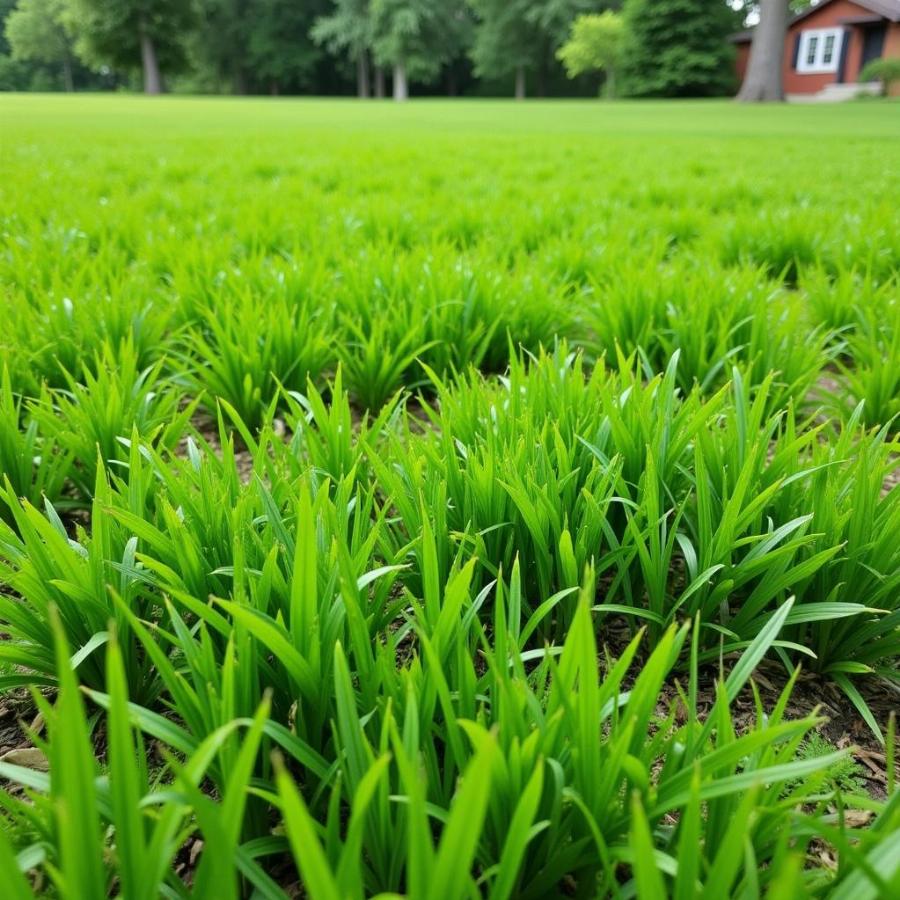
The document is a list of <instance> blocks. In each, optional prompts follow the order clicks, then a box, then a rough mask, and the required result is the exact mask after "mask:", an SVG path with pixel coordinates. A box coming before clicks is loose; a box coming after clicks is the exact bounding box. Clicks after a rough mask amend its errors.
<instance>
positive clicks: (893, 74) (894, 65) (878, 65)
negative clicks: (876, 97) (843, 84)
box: [859, 58, 900, 94]
mask: <svg viewBox="0 0 900 900" xmlns="http://www.w3.org/2000/svg"><path fill="white" fill-rule="evenodd" d="M859 80H860V81H880V82H881V83H882V89H883V92H884V93H885V94H889V93H890V92H891V88H892V87H893V85H894V84H895V83H897V82H900V59H896V58H893V59H890V58H881V59H873V60H872V61H871V62H869V63H866V65H865V67H864V68H863V70H862V71H861V72H860V73H859Z"/></svg>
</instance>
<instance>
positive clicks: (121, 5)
mask: <svg viewBox="0 0 900 900" xmlns="http://www.w3.org/2000/svg"><path fill="white" fill-rule="evenodd" d="M65 2H66V3H67V4H68V7H69V11H68V22H69V27H70V28H71V29H72V30H73V32H74V33H75V35H76V37H77V49H78V52H79V53H80V54H81V55H82V56H83V57H84V59H85V60H87V61H88V62H90V63H91V64H93V65H98V66H99V65H109V66H115V67H117V68H121V69H124V70H125V71H134V70H137V69H139V68H140V66H141V36H142V35H144V36H145V37H147V38H149V39H150V40H152V42H153V44H154V47H155V50H156V54H157V57H158V59H159V63H160V66H161V68H162V70H163V71H177V70H178V69H179V68H181V67H182V66H184V64H185V61H186V56H185V39H186V38H187V36H188V33H189V29H190V27H191V26H192V24H193V22H194V15H195V10H194V5H193V4H192V3H184V2H182V0H150V2H144V0H65Z"/></svg>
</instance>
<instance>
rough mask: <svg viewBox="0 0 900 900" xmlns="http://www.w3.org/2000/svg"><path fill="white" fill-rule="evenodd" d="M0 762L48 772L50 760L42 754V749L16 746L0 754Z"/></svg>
mask: <svg viewBox="0 0 900 900" xmlns="http://www.w3.org/2000/svg"><path fill="white" fill-rule="evenodd" d="M0 762H5V763H10V764H11V765H14V766H23V767H24V768H26V769H34V771H35V772H49V771H50V761H49V760H48V759H47V757H46V756H44V752H43V751H42V750H38V748H37V747H16V749H15V750H10V751H9V752H8V753H4V754H3V756H0Z"/></svg>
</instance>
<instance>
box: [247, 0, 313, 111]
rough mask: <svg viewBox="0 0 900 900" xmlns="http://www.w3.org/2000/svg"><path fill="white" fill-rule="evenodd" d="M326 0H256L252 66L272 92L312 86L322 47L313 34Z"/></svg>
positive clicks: (251, 42)
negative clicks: (301, 0) (300, 0)
mask: <svg viewBox="0 0 900 900" xmlns="http://www.w3.org/2000/svg"><path fill="white" fill-rule="evenodd" d="M326 9H327V5H326V2H325V0H304V2H303V3H298V2H296V0H254V2H253V13H252V24H251V26H250V42H249V60H250V69H251V71H252V72H253V73H254V75H255V76H256V78H257V79H258V80H260V81H261V82H263V83H264V84H266V85H268V88H269V91H270V93H272V94H277V93H280V92H281V90H282V88H284V87H287V88H289V89H291V90H299V89H301V88H307V89H308V88H309V87H310V86H311V84H312V81H313V79H312V74H313V71H314V70H315V67H316V65H317V64H318V62H319V60H320V59H321V58H322V51H321V49H320V48H319V46H318V45H317V44H316V43H315V42H314V41H313V39H312V38H311V37H310V32H311V31H312V28H313V23H314V22H315V21H316V19H317V18H318V17H319V16H321V15H322V14H323V13H324V12H325V10H326Z"/></svg>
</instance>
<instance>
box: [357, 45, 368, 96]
mask: <svg viewBox="0 0 900 900" xmlns="http://www.w3.org/2000/svg"><path fill="white" fill-rule="evenodd" d="M356 95H357V96H358V97H360V98H362V99H365V98H367V97H368V96H369V57H368V54H367V53H366V51H365V50H360V51H359V56H357V57H356Z"/></svg>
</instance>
